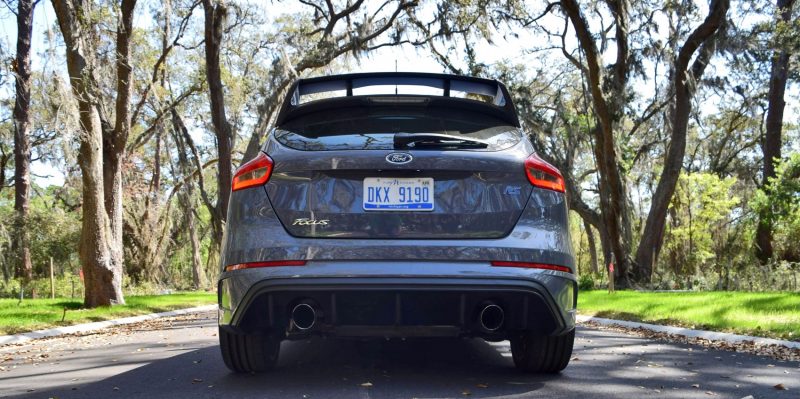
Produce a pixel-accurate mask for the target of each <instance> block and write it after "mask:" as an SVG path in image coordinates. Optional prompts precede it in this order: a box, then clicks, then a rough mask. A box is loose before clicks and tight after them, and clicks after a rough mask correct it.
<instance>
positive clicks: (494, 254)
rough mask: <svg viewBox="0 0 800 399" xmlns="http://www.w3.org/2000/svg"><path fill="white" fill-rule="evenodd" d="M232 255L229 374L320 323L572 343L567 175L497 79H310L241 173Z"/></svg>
mask: <svg viewBox="0 0 800 399" xmlns="http://www.w3.org/2000/svg"><path fill="white" fill-rule="evenodd" d="M221 267H222V270H221V274H220V277H219V287H218V288H219V291H218V292H219V338H220V348H221V351H222V357H223V359H224V361H225V364H226V365H227V366H228V368H230V369H231V370H233V371H236V372H256V371H264V370H268V369H270V368H271V367H273V366H274V365H275V363H276V361H277V358H278V352H279V349H280V343H281V341H282V340H299V339H308V338H310V337H312V336H328V337H358V338H368V337H374V338H381V339H385V338H406V337H453V338H458V337H478V338H483V339H485V340H488V341H500V340H510V341H511V352H512V355H513V359H514V364H515V365H516V366H517V367H518V368H519V369H521V370H524V371H528V372H558V371H560V370H563V369H564V368H565V367H566V366H567V364H568V363H569V359H570V355H571V353H572V345H573V340H574V337H575V305H576V303H577V284H576V279H575V275H574V258H573V252H572V249H571V244H570V237H569V229H568V211H567V202H566V198H565V194H564V180H563V178H562V176H561V174H560V173H559V171H558V170H557V169H555V168H554V167H553V166H551V165H549V164H548V163H546V162H544V161H543V160H541V159H540V158H539V157H538V156H537V155H536V154H535V153H534V151H533V147H532V145H531V143H530V142H529V141H528V139H527V137H526V136H525V134H523V132H522V131H521V129H520V123H519V119H518V117H517V113H516V110H515V108H514V105H513V103H512V99H511V98H510V97H509V94H508V90H507V89H506V87H505V86H504V85H503V84H501V83H499V82H497V81H494V80H487V79H478V78H472V77H463V76H452V75H438V74H423V73H367V74H351V75H339V76H326V77H318V78H311V79H303V80H299V81H298V82H297V83H295V84H294V85H293V87H291V88H290V90H289V94H288V96H287V98H286V99H285V100H284V103H283V105H282V107H281V109H280V111H279V114H278V116H277V119H276V122H275V127H274V129H273V130H272V131H271V132H270V133H269V135H268V138H267V141H266V143H265V144H264V146H263V147H262V150H261V152H260V153H259V154H258V156H257V157H255V158H254V159H253V160H251V161H249V162H247V163H245V164H244V165H242V166H241V167H240V168H239V169H238V170H237V171H236V173H235V176H234V180H233V187H232V192H231V198H230V206H229V208H228V218H227V225H226V230H225V237H224V244H223V251H222V256H221Z"/></svg>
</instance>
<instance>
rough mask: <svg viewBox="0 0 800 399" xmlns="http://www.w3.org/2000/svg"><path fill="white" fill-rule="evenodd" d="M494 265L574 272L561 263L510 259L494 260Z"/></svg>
mask: <svg viewBox="0 0 800 399" xmlns="http://www.w3.org/2000/svg"><path fill="white" fill-rule="evenodd" d="M492 266H497V267H521V268H524V269H544V270H556V271H559V272H564V273H572V270H570V269H569V268H568V267H566V266H559V265H551V264H547V263H533V262H508V261H499V260H498V261H492Z"/></svg>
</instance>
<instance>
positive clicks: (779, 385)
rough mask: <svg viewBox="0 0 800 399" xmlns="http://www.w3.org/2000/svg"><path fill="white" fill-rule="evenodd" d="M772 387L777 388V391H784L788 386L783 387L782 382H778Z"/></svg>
mask: <svg viewBox="0 0 800 399" xmlns="http://www.w3.org/2000/svg"><path fill="white" fill-rule="evenodd" d="M773 388H775V389H777V390H779V391H786V390H788V388H786V387H785V386H784V385H783V384H778V385H775V386H773Z"/></svg>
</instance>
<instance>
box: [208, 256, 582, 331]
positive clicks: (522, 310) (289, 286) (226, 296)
mask: <svg viewBox="0 0 800 399" xmlns="http://www.w3.org/2000/svg"><path fill="white" fill-rule="evenodd" d="M378 270H380V271H381V273H378V272H377V271H378ZM400 270H404V272H400ZM323 271H324V273H323ZM368 271H371V272H368ZM423 271H424V272H423ZM298 272H300V273H302V277H301V276H300V274H299V273H298ZM576 301H577V286H576V283H575V280H574V277H573V276H572V275H571V274H568V273H561V272H555V271H544V270H529V269H514V268H494V267H491V266H488V265H486V264H480V263H466V264H452V263H451V264H447V263H441V262H423V263H418V264H414V265H408V264H403V263H398V262H378V264H376V263H375V262H312V263H309V265H308V266H303V267H278V268H265V269H252V270H241V271H236V272H228V273H224V274H223V275H222V276H221V279H220V282H219V305H220V312H219V324H220V325H221V326H223V327H225V328H232V329H235V330H239V331H244V332H252V331H272V332H274V333H275V334H278V335H281V336H284V337H285V338H287V339H300V338H306V337H308V336H310V335H328V336H349V337H353V336H377V337H414V336H479V337H484V338H489V339H506V338H507V337H508V336H509V335H510V334H511V333H513V332H515V331H520V330H529V331H535V332H536V333H537V334H541V335H560V334H562V333H565V332H567V331H569V330H571V329H572V328H574V326H575V303H576ZM300 302H304V303H311V304H313V306H314V307H315V308H316V309H317V322H316V323H315V326H314V328H311V329H308V330H302V331H301V330H298V329H296V328H293V325H292V323H290V318H291V310H292V309H293V308H294V306H295V305H297V304H298V303H300ZM487 303H493V304H497V305H498V306H500V307H501V308H503V310H504V312H505V320H504V322H503V325H502V327H501V328H499V329H497V330H496V331H487V330H486V329H485V328H482V327H481V324H480V322H479V318H478V313H479V312H480V308H481V307H482V306H485V304H487Z"/></svg>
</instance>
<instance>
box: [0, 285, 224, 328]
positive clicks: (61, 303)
mask: <svg viewBox="0 0 800 399" xmlns="http://www.w3.org/2000/svg"><path fill="white" fill-rule="evenodd" d="M216 299H217V295H216V294H215V293H213V292H210V293H209V292H181V293H175V294H170V295H142V296H129V297H126V298H125V305H119V306H112V307H100V308H95V309H84V308H83V301H82V300H81V299H69V298H56V299H25V300H23V301H22V303H21V304H20V303H19V300H18V299H0V335H6V334H17V333H21V332H27V331H34V330H39V329H44V328H52V327H60V326H68V325H72V324H80V323H89V322H93V321H103V320H111V319H118V318H121V317H127V316H136V315H142V314H148V313H156V312H166V311H169V310H175V309H182V308H190V307H194V306H201V305H209V304H213V303H216ZM64 309H66V313H65V312H64ZM62 317H64V320H63V321H62Z"/></svg>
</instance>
